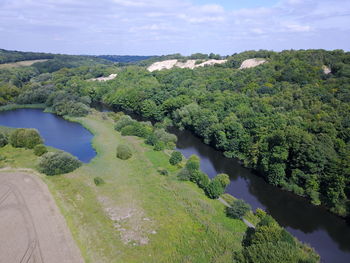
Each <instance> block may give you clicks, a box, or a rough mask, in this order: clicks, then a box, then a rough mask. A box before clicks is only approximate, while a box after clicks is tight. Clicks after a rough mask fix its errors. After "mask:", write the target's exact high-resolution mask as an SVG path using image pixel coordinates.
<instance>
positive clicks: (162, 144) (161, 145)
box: [153, 141, 165, 151]
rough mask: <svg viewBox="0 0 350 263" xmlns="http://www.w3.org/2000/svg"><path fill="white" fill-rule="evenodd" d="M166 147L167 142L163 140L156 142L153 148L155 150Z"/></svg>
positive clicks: (161, 149)
mask: <svg viewBox="0 0 350 263" xmlns="http://www.w3.org/2000/svg"><path fill="white" fill-rule="evenodd" d="M164 149H165V144H164V142H162V141H158V142H156V144H155V145H154V148H153V150H155V151H163V150H164Z"/></svg>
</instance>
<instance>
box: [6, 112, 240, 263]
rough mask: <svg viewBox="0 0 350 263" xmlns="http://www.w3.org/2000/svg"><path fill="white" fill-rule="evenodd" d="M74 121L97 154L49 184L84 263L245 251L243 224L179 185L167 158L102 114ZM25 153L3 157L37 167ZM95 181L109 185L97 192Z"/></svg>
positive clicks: (218, 258)
mask: <svg viewBox="0 0 350 263" xmlns="http://www.w3.org/2000/svg"><path fill="white" fill-rule="evenodd" d="M71 120H74V121H77V122H80V123H82V124H83V125H84V126H85V127H86V128H88V129H89V130H90V131H91V132H93V133H94V135H95V137H94V139H93V145H94V147H95V149H96V151H97V156H96V157H95V158H94V159H93V160H92V161H91V162H90V163H89V164H86V165H83V166H82V167H81V168H79V169H78V170H76V171H74V172H73V173H70V174H67V175H62V176H53V177H48V176H47V177H45V178H44V180H45V182H46V183H47V184H48V186H49V188H50V191H51V192H52V193H53V195H54V197H55V199H56V202H57V203H58V205H59V207H60V209H61V211H62V213H63V215H64V216H65V218H66V220H67V223H68V225H69V227H70V229H71V231H72V234H73V236H74V238H75V240H76V241H77V243H78V246H79V247H80V249H81V251H82V254H83V257H84V259H85V260H86V262H230V261H231V257H232V252H233V251H235V250H240V249H241V240H242V236H243V234H244V232H245V230H246V226H245V225H244V223H243V222H242V221H240V220H233V219H229V218H227V217H226V216H225V214H224V205H223V204H221V203H220V202H218V201H217V200H210V199H208V198H207V197H206V196H205V195H204V193H203V192H202V190H200V189H199V188H198V187H197V186H196V185H194V184H192V183H189V182H180V181H178V180H177V179H176V173H177V169H178V168H177V167H173V166H171V165H170V164H169V162H168V158H169V156H168V155H167V154H165V153H163V152H155V151H153V150H152V149H151V148H150V147H147V146H145V145H144V144H143V142H142V141H141V140H140V139H138V138H135V137H122V136H121V135H120V134H119V133H117V132H115V131H114V128H113V126H114V125H113V123H112V121H109V120H103V119H102V117H101V114H99V113H96V112H95V113H93V114H91V115H89V116H88V117H85V118H75V119H71ZM118 144H127V145H129V146H130V147H131V148H132V149H133V157H132V158H130V159H129V160H126V161H123V160H120V159H117V158H116V147H117V145H118ZM21 151H22V150H20V149H13V148H12V149H11V147H8V146H6V147H5V148H3V149H1V150H0V153H1V152H4V154H8V156H10V155H15V154H17V156H16V158H14V159H16V161H15V167H17V166H18V167H19V166H21V167H30V168H32V167H33V163H35V159H36V158H37V157H36V156H34V155H33V153H32V151H29V150H23V151H25V152H21ZM159 168H162V169H164V168H165V169H167V170H168V171H169V172H170V174H169V176H163V175H160V174H159V173H158V172H157V170H158V169H159ZM96 176H99V177H101V178H102V179H103V180H104V181H105V184H103V185H100V186H95V184H94V182H93V178H94V177H96ZM112 219H114V220H112Z"/></svg>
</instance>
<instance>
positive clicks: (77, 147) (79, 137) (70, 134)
mask: <svg viewBox="0 0 350 263" xmlns="http://www.w3.org/2000/svg"><path fill="white" fill-rule="evenodd" d="M0 125H2V126H8V127H13V128H35V129H37V130H39V132H40V134H41V136H42V137H43V138H44V141H45V145H48V146H52V147H55V148H57V149H61V150H64V151H66V152H69V153H71V154H72V155H74V156H76V157H77V158H78V159H79V160H81V161H82V162H85V163H88V162H89V161H90V160H91V159H92V158H94V157H95V155H96V152H95V150H94V149H93V148H92V145H91V140H92V138H93V135H92V134H91V133H90V132H89V131H88V130H87V129H85V128H84V127H83V126H82V125H80V124H79V123H74V122H70V121H67V120H65V119H63V118H62V117H59V116H57V115H55V114H52V113H46V112H43V111H42V110H41V109H17V110H11V111H3V112H0Z"/></svg>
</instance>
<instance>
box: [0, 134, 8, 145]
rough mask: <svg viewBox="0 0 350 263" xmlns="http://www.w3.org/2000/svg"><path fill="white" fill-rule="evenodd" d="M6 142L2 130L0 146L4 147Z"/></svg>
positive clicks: (5, 136) (6, 139)
mask: <svg viewBox="0 0 350 263" xmlns="http://www.w3.org/2000/svg"><path fill="white" fill-rule="evenodd" d="M7 143H8V138H7V135H6V134H5V133H3V132H0V148H1V147H4V146H5V145H7Z"/></svg>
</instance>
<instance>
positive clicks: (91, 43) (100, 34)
mask: <svg viewBox="0 0 350 263" xmlns="http://www.w3.org/2000/svg"><path fill="white" fill-rule="evenodd" d="M0 48H4V49H9V50H21V51H41V52H52V53H65V54H91V55H102V54H112V55H164V54H173V53H181V54H183V55H189V54H193V53H197V52H202V53H211V52H213V53H215V54H217V53H218V54H221V55H231V54H233V53H236V52H241V51H245V50H258V49H268V50H276V51H280V50H284V49H309V48H312V49H318V48H322V49H328V50H332V49H344V50H347V51H349V48H350V0H0Z"/></svg>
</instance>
